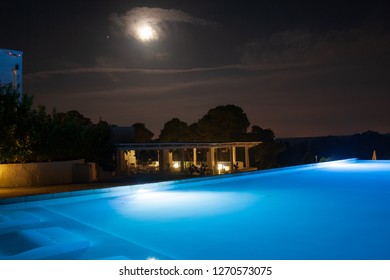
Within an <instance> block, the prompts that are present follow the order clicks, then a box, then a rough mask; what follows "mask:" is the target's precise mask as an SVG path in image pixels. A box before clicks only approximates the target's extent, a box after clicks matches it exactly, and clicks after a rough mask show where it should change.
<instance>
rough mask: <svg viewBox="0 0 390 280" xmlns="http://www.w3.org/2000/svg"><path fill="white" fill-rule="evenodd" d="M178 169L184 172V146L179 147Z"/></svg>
mask: <svg viewBox="0 0 390 280" xmlns="http://www.w3.org/2000/svg"><path fill="white" fill-rule="evenodd" d="M180 171H181V172H182V173H183V172H184V148H182V149H180Z"/></svg>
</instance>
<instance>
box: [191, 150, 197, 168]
mask: <svg viewBox="0 0 390 280" xmlns="http://www.w3.org/2000/svg"><path fill="white" fill-rule="evenodd" d="M192 154H193V162H194V165H196V162H197V158H196V148H192Z"/></svg>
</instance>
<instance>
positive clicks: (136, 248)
mask: <svg viewBox="0 0 390 280" xmlns="http://www.w3.org/2000/svg"><path fill="white" fill-rule="evenodd" d="M73 195H74V194H73ZM0 214H2V215H3V216H4V217H11V218H7V219H9V220H8V221H11V222H8V230H7V229H5V228H6V226H7V225H6V224H5V223H4V222H3V232H2V228H1V225H2V223H1V219H0V258H3V259H9V258H28V259H30V258H46V259H55V258H61V259H62V258H65V259H67V258H68V259H148V258H149V259H150V258H152V259H184V260H196V259H203V260H209V259H287V260H292V259H299V260H306V259H315V260H324V259H332V260H340V259H351V260H357V259H364V260H369V259H390V161H339V162H332V163H324V164H317V165H310V166H301V167H295V168H287V169H280V170H274V171H267V172H252V173H248V174H239V175H229V176H220V177H217V178H211V179H202V180H185V181H180V182H177V181H176V182H165V183H157V184H156V183H154V184H146V185H138V186H129V187H121V188H115V189H112V190H103V191H100V192H99V191H96V192H95V193H93V194H89V195H83V196H73V197H68V198H59V199H50V200H42V201H33V202H23V203H16V204H8V205H1V206H0ZM13 215H16V216H18V215H19V216H21V215H31V216H32V217H33V218H34V219H32V222H31V223H27V222H26V223H21V226H20V228H18V227H16V229H15V228H10V226H9V224H10V223H12V221H15V223H16V222H19V221H23V220H27V218H23V217H22V218H15V219H13V218H12V217H13ZM30 218H31V217H30ZM3 220H5V218H3ZM4 225H6V226H4ZM16 225H17V224H16ZM37 228H50V231H49V234H54V237H53V236H51V235H50V237H49V239H50V240H54V239H55V240H57V239H56V238H57V236H56V234H57V233H56V232H57V230H59V229H61V230H64V231H65V232H62V231H59V232H60V233H59V234H60V237H61V238H62V239H61V240H60V241H56V242H57V243H55V244H56V246H51V243H49V245H48V246H47V248H46V249H45V250H46V251H45V250H43V249H41V247H42V246H43V245H42V244H43V243H44V242H43V241H42V240H41V239H40V238H41V237H40V236H42V235H44V234H46V231H42V233H39V234H37V233H36V232H35V230H36V229H37ZM53 228H55V229H54V230H53ZM40 232H41V231H40ZM53 232H54V233H53ZM67 234H70V236H71V238H70V239H69V240H71V241H78V242H73V243H69V244H70V245H69V244H68V245H66V246H67V247H66V246H65V245H64V248H72V246H75V247H74V248H75V249H74V250H70V252H62V251H61V252H60V253H59V254H56V251H55V250H62V249H61V244H62V242H65V243H66V241H67V240H68V239H67V236H68V235H67ZM36 236H38V237H36ZM34 238H35V239H34ZM32 240H33V241H32ZM11 241H13V242H14V243H15V244H16V245H13V246H16V247H18V248H17V250H16V249H15V247H12V248H14V249H10V246H11V245H9V244H10V242H11ZM82 241H84V243H83V242H82ZM85 241H87V244H88V245H85V244H86V243H85ZM45 242H46V241H45ZM50 242H51V241H50ZM74 244H76V245H74ZM44 245H46V243H45V244H44ZM34 246H35V247H37V248H38V249H31V248H32V247H34ZM40 246H41V247H40ZM35 247H34V248H35ZM28 250H30V253H29V254H27V255H26V254H24V253H23V252H24V251H28ZM42 251H45V252H44V253H42Z"/></svg>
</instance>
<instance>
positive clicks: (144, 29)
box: [137, 24, 158, 42]
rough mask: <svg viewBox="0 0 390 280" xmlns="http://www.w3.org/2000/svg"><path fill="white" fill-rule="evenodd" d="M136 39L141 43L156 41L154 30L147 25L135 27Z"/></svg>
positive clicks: (156, 36)
mask: <svg viewBox="0 0 390 280" xmlns="http://www.w3.org/2000/svg"><path fill="white" fill-rule="evenodd" d="M137 37H138V39H139V40H141V41H143V42H148V41H154V40H157V39H158V35H157V32H156V30H155V29H154V28H153V27H151V26H150V25H147V24H145V25H141V26H139V27H137Z"/></svg>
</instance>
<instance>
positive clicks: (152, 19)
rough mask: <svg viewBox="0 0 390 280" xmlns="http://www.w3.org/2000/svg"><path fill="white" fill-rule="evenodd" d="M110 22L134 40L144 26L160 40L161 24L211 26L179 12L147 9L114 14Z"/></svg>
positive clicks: (134, 9) (161, 35)
mask: <svg viewBox="0 0 390 280" xmlns="http://www.w3.org/2000/svg"><path fill="white" fill-rule="evenodd" d="M110 20H111V21H112V22H114V23H115V24H116V25H117V26H119V27H120V28H121V29H122V31H123V32H124V33H125V35H127V36H131V37H134V38H138V37H139V33H138V32H139V28H140V27H142V26H145V25H147V26H150V27H151V28H152V30H153V32H155V34H154V35H155V36H157V37H158V38H161V37H163V36H164V34H165V32H164V27H163V24H164V23H167V22H178V23H190V24H201V25H211V24H213V23H211V22H209V21H206V20H204V19H200V18H196V17H193V16H191V15H189V14H187V13H185V12H183V11H180V10H173V9H169V10H168V9H161V8H147V7H138V8H133V9H131V10H129V11H127V12H126V13H125V14H123V15H118V14H116V13H114V14H112V15H111V16H110ZM158 38H157V39H158Z"/></svg>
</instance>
